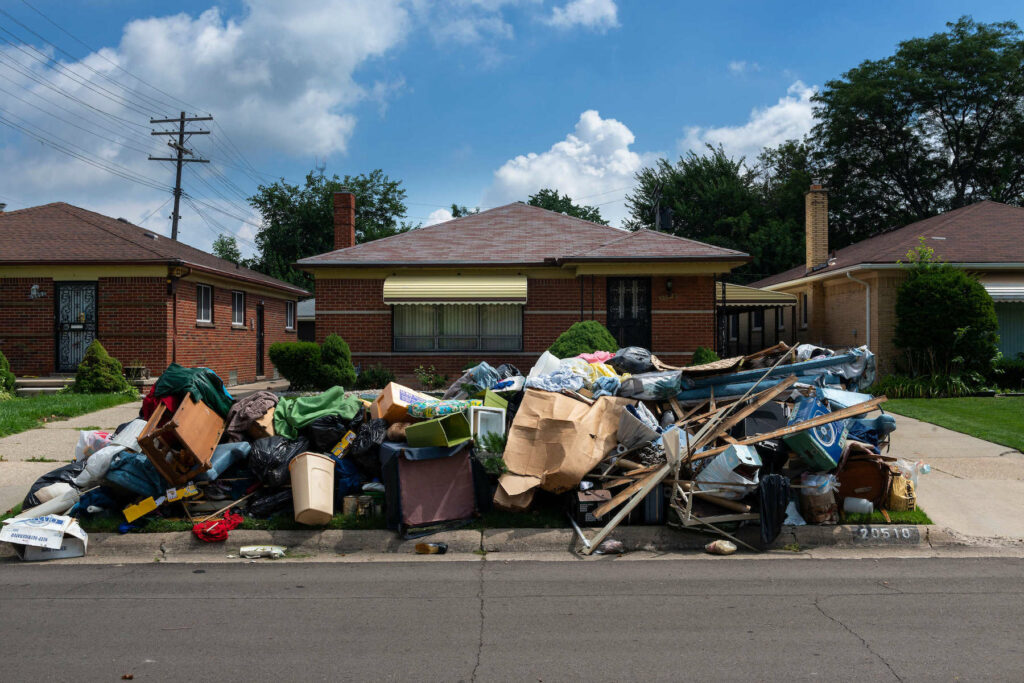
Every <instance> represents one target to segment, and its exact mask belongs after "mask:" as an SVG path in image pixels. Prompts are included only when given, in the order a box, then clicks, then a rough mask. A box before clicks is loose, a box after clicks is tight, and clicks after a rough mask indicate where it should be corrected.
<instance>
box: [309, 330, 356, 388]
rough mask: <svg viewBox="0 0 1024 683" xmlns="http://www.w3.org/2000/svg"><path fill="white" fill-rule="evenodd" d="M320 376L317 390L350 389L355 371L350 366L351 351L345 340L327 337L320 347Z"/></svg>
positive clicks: (354, 378) (354, 381)
mask: <svg viewBox="0 0 1024 683" xmlns="http://www.w3.org/2000/svg"><path fill="white" fill-rule="evenodd" d="M320 363H321V376H320V383H319V386H318V388H320V389H329V388H331V387H333V386H342V387H351V386H354V385H355V383H356V369H355V367H354V366H353V365H352V351H351V350H349V348H348V344H346V343H345V340H344V339H342V338H341V337H339V336H338V335H336V334H332V335H329V336H328V337H327V339H324V343H323V344H322V345H321V346H320Z"/></svg>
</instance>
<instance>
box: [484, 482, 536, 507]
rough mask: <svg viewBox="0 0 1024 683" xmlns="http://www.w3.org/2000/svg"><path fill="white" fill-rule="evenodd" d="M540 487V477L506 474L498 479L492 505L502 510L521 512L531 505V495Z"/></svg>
mask: <svg viewBox="0 0 1024 683" xmlns="http://www.w3.org/2000/svg"><path fill="white" fill-rule="evenodd" d="M538 486H540V477H528V476H522V475H518V474H510V473H508V472H506V473H505V474H503V475H501V477H500V478H499V479H498V488H497V490H496V491H495V492H494V504H495V505H496V506H498V507H499V508H501V509H502V510H511V511H513V512H523V511H524V510H529V509H530V505H532V504H533V494H534V493H535V492H536V490H537V487H538Z"/></svg>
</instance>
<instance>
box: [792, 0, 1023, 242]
mask: <svg viewBox="0 0 1024 683" xmlns="http://www.w3.org/2000/svg"><path fill="white" fill-rule="evenodd" d="M947 27H948V29H947V30H946V31H945V32H942V33H936V34H934V35H932V36H930V37H927V38H914V39H911V40H907V41H904V42H902V43H900V44H899V46H898V48H897V50H896V53H895V54H893V55H892V56H890V57H886V58H884V59H879V60H868V61H865V62H863V63H861V64H860V65H859V66H857V67H856V68H853V69H851V70H850V71H847V72H846V73H845V74H843V76H842V77H841V78H839V79H836V80H832V81H829V82H827V83H826V84H825V87H824V88H823V89H822V91H821V92H819V93H818V94H816V95H815V96H814V101H815V103H816V107H815V117H816V118H817V124H816V126H815V128H814V130H813V134H812V139H813V140H815V146H816V149H815V154H816V157H817V159H818V162H819V163H820V164H821V165H822V166H825V167H827V173H826V176H827V184H828V186H829V187H830V189H831V191H832V195H831V197H830V204H831V211H830V214H831V215H830V219H831V221H832V222H833V223H834V227H835V232H836V233H838V235H839V237H840V240H839V242H838V243H837V246H843V245H844V244H849V243H851V242H854V241H857V240H859V239H862V238H863V237H866V236H868V235H871V234H874V233H876V232H878V231H879V230H880V229H884V228H887V227H892V226H898V225H903V224H906V223H909V222H913V221H915V220H919V219H922V218H926V217H928V216H932V215H935V214H937V213H941V212H943V211H946V210H949V209H956V208H959V207H961V206H965V205H967V204H970V203H972V202H976V201H979V200H982V199H993V200H996V201H1000V202H1006V203H1010V204H1020V203H1021V202H1022V200H1024V164H1021V163H1020V160H1021V158H1024V39H1022V37H1024V34H1022V32H1021V30H1020V28H1019V27H1018V26H1017V24H1015V23H1013V22H998V23H991V24H982V23H977V22H975V21H974V20H972V19H971V18H970V17H963V18H961V19H959V20H958V21H956V22H954V23H950V24H947Z"/></svg>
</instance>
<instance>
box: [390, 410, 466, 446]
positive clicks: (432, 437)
mask: <svg viewBox="0 0 1024 683" xmlns="http://www.w3.org/2000/svg"><path fill="white" fill-rule="evenodd" d="M470 438H472V434H471V433H470V428H469V419H468V418H467V417H466V414H465V413H453V414H452V415H445V416H444V417H439V418H436V419H433V420H427V421H426V422H417V423H416V424H411V425H409V426H408V427H407V428H406V430H405V439H406V441H408V442H409V446H411V447H412V448H422V447H424V446H455V445H458V444H460V443H462V442H463V441H469V440H470Z"/></svg>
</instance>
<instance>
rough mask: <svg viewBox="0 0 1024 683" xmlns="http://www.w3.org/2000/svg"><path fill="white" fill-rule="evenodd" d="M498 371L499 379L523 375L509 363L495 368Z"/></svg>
mask: <svg viewBox="0 0 1024 683" xmlns="http://www.w3.org/2000/svg"><path fill="white" fill-rule="evenodd" d="M495 370H497V371H498V377H499V379H508V378H509V377H521V376H522V374H523V373H521V372H519V368H517V367H516V366H514V365H512V364H511V363H502V364H501V365H499V366H498V367H496V368H495Z"/></svg>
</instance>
